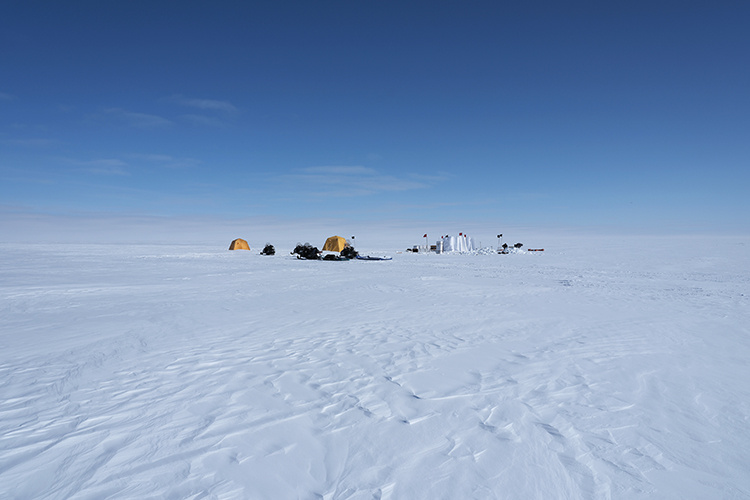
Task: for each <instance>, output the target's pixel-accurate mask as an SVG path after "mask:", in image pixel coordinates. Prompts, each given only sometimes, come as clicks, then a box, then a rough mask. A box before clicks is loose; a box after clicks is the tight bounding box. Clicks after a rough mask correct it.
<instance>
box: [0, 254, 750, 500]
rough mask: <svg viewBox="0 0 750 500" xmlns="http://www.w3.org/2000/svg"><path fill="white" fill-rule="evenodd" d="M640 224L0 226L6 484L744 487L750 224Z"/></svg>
mask: <svg viewBox="0 0 750 500" xmlns="http://www.w3.org/2000/svg"><path fill="white" fill-rule="evenodd" d="M652 243H653V244H652V245H650V246H648V247H646V249H642V250H635V251H634V250H633V249H632V248H630V249H624V248H622V247H621V246H620V245H619V243H618V242H610V243H607V242H602V241H597V242H595V244H594V243H591V242H587V243H585V244H583V245H581V246H580V247H578V248H566V249H561V248H558V249H554V248H550V247H549V246H548V247H547V251H546V252H545V253H544V254H539V255H534V254H533V253H528V254H518V255H507V256H498V255H496V254H494V255H461V254H448V255H436V254H430V255H423V254H419V255H411V254H397V255H395V256H394V259H393V260H392V261H388V262H362V261H356V260H353V261H349V262H339V263H336V262H322V261H305V260H298V259H296V258H294V257H293V256H291V255H289V253H288V250H282V251H280V252H278V254H277V255H274V256H261V255H257V253H256V252H227V251H226V250H225V248H207V247H174V246H140V247H135V246H129V247H116V246H106V245H102V246H76V245H66V246H62V247H57V248H48V247H45V246H42V245H39V246H35V247H33V248H29V247H28V246H23V247H20V246H13V245H0V262H2V263H3V265H2V267H1V268H0V298H1V300H0V497H3V498H15V499H25V498H28V499H31V498H34V499H38V498H77V499H85V498H91V499H93V498H279V499H284V498H322V499H354V498H381V499H385V498H394V499H395V498H409V499H421V498H424V499H434V498H526V499H548V498H618V499H622V498H655V499H656V498H659V499H663V498H675V499H677V498H680V499H684V498H748V497H749V496H750V475H748V474H747V464H748V463H750V451H749V450H750V426H748V420H750V388H749V386H748V384H747V380H748V379H750V363H749V362H748V359H750V335H749V333H750V331H749V330H748V326H747V325H750V301H748V296H747V292H748V285H750V265H749V264H748V259H747V246H746V245H747V244H748V243H750V241H748V240H747V239H726V240H724V241H722V243H721V245H719V246H717V247H716V248H715V249H713V250H712V251H710V252H702V253H694V252H691V251H687V250H685V247H684V246H681V245H676V244H674V242H670V241H667V240H659V241H655V242H652ZM222 246H223V244H222ZM642 248H643V247H642Z"/></svg>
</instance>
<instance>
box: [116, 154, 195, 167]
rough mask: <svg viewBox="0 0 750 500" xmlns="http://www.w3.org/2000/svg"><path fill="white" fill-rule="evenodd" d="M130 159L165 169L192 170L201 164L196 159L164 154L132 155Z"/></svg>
mask: <svg viewBox="0 0 750 500" xmlns="http://www.w3.org/2000/svg"><path fill="white" fill-rule="evenodd" d="M129 158H133V159H135V160H140V161H144V162H148V163H151V164H154V165H158V166H159V167H163V168H190V167H194V166H196V165H199V164H200V161H199V160H196V159H194V158H176V157H174V156H170V155H162V154H132V155H130V156H129Z"/></svg>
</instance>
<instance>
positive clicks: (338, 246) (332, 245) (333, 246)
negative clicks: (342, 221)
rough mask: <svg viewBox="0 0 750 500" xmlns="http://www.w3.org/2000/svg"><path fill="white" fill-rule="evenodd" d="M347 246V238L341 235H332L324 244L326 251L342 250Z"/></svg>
mask: <svg viewBox="0 0 750 500" xmlns="http://www.w3.org/2000/svg"><path fill="white" fill-rule="evenodd" d="M344 247H346V240H345V239H344V238H342V237H341V236H331V237H330V238H328V239H327V240H326V242H325V245H323V251H324V252H340V251H341V250H343V249H344Z"/></svg>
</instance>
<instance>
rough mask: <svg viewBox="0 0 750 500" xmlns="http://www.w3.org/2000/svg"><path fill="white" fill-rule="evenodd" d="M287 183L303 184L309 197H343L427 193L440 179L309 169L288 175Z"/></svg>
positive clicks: (355, 168) (359, 169)
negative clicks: (411, 192)
mask: <svg viewBox="0 0 750 500" xmlns="http://www.w3.org/2000/svg"><path fill="white" fill-rule="evenodd" d="M285 179H286V180H287V181H291V182H299V183H303V184H304V185H305V186H306V189H307V190H308V191H309V193H310V194H312V195H315V196H340V197H341V196H364V195H372V194H376V193H383V192H397V191H409V190H414V189H426V188H429V187H431V186H432V185H433V184H434V183H435V182H437V178H431V179H428V178H419V177H417V176H413V175H407V176H396V175H389V174H382V173H380V172H379V171H377V170H375V169H372V168H368V167H363V166H321V167H309V168H304V169H301V170H299V173H295V174H291V175H288V176H286V177H285Z"/></svg>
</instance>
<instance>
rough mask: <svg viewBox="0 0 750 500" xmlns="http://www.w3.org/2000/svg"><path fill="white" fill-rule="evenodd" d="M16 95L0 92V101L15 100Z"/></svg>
mask: <svg viewBox="0 0 750 500" xmlns="http://www.w3.org/2000/svg"><path fill="white" fill-rule="evenodd" d="M15 100H16V96H14V95H10V94H6V93H5V92H0V101H15Z"/></svg>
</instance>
